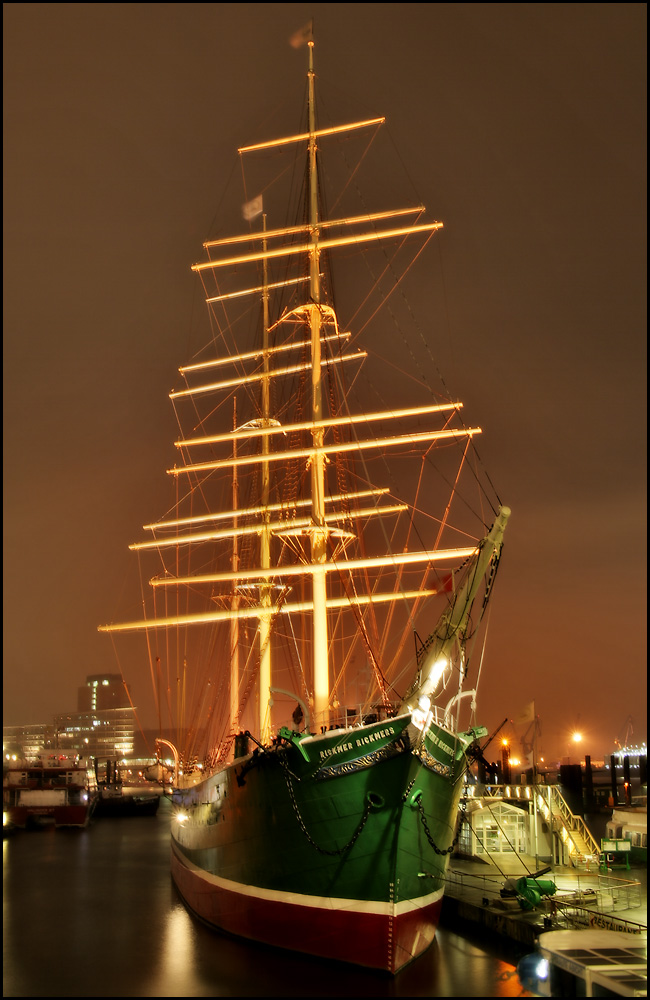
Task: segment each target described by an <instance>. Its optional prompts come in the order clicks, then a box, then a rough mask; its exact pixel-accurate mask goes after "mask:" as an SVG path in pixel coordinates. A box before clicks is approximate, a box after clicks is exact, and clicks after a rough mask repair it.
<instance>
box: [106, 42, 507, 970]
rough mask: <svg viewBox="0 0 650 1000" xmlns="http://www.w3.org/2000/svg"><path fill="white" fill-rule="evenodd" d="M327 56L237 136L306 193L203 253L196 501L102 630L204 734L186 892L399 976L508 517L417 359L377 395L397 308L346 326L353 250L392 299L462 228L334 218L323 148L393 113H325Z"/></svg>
mask: <svg viewBox="0 0 650 1000" xmlns="http://www.w3.org/2000/svg"><path fill="white" fill-rule="evenodd" d="M307 50H308V55H309V65H308V74H307V101H306V104H307V108H306V122H305V126H304V128H302V129H301V130H300V131H299V132H298V134H296V135H292V136H289V137H285V138H282V139H278V140H270V141H266V142H262V143H260V144H257V145H250V146H245V147H243V148H241V149H240V150H239V154H240V156H241V158H242V161H243V162H244V163H247V162H249V160H250V159H253V160H254V159H255V158H257V157H268V156H269V154H271V156H272V157H273V159H272V163H273V165H274V169H275V170H276V172H277V174H278V176H279V175H280V174H281V173H282V171H283V170H284V169H285V168H284V161H283V165H282V166H278V165H277V164H278V162H279V160H277V158H278V157H280V158H281V157H287V156H290V157H293V162H294V163H298V164H299V166H298V167H297V168H296V174H297V176H299V181H300V187H301V198H300V199H299V200H298V199H296V200H295V201H294V204H296V205H298V204H299V207H298V208H295V209H293V215H292V216H291V215H290V216H289V218H288V219H286V218H285V219H283V220H282V221H281V223H280V220H276V219H271V218H269V214H268V212H267V210H266V207H267V206H266V204H264V205H263V204H262V199H261V198H259V197H253V198H252V199H251V198H250V197H249V198H248V200H247V201H246V202H245V208H244V217H245V218H246V219H247V221H248V226H247V227H245V228H246V231H245V232H244V233H243V234H241V235H237V236H233V237H232V238H218V239H212V240H210V241H209V242H206V243H205V245H204V246H205V250H206V259H204V260H203V261H202V262H200V263H197V264H195V265H194V266H193V270H194V271H195V272H196V273H197V274H198V276H199V277H200V279H201V281H202V285H203V289H204V293H205V299H206V302H207V305H208V312H209V316H210V320H211V337H210V341H209V343H208V345H207V347H206V348H205V349H204V350H203V351H202V352H201V353H200V354H199V355H197V356H196V357H195V358H194V359H193V360H192V361H191V362H190V363H188V364H186V365H185V366H184V367H182V368H181V369H180V374H181V376H182V380H183V381H182V385H181V386H180V387H179V388H177V389H175V390H174V391H172V392H171V393H170V397H171V400H172V403H173V405H174V408H175V411H176V417H177V420H178V424H179V427H180V428H181V432H180V437H179V438H178V440H177V441H176V442H175V446H176V452H177V458H176V461H175V463H174V465H173V467H172V468H170V469H169V470H168V472H169V475H170V477H171V480H172V482H173V483H174V488H175V500H174V504H173V507H172V508H170V511H169V512H168V513H167V514H166V515H165V516H164V517H162V518H161V519H160V520H158V521H156V522H154V523H150V524H147V525H145V526H144V530H145V532H146V537H145V538H143V539H142V540H140V541H138V542H136V543H134V544H133V545H132V546H131V548H132V549H134V550H136V551H137V552H138V554H139V557H140V558H141V560H142V561H143V564H144V560H145V557H147V556H152V557H153V558H154V559H155V560H156V564H157V571H156V572H155V575H153V577H152V578H151V579H150V580H149V583H150V600H151V604H150V605H147V610H146V611H145V614H144V616H143V617H142V619H139V620H137V621H127V622H122V623H120V624H111V625H107V626H102V629H101V630H103V631H108V632H113V633H115V632H119V631H123V632H124V631H126V632H128V631H141V632H143V633H144V635H145V636H146V648H147V653H148V655H149V657H150V666H151V676H152V680H153V684H154V689H155V690H156V692H157V693H158V696H159V698H160V701H159V706H160V709H159V710H160V712H161V715H162V713H167V716H166V717H168V718H170V719H171V717H172V716H174V718H175V719H176V722H177V723H178V726H179V732H182V736H179V739H182V741H183V742H182V745H180V746H176V745H174V746H173V747H172V750H173V752H174V753H175V754H176V759H177V769H176V777H175V787H174V792H173V809H174V812H173V818H172V833H171V865H172V874H173V878H174V881H175V883H176V885H177V887H178V889H179V891H180V893H181V895H182V897H183V899H184V900H185V902H186V904H187V905H188V906H189V907H190V908H191V910H193V911H194V912H195V913H196V914H198V916H199V917H201V918H202V919H203V920H204V921H206V922H207V923H209V924H211V925H214V926H215V927H217V928H222V929H224V930H226V931H228V932H232V933H234V934H237V935H241V936H244V937H246V938H250V939H254V940H257V941H260V942H265V943H267V944H271V945H276V946H279V947H283V948H287V949H293V950H297V951H301V952H306V953H308V954H312V955H317V956H323V957H327V958H333V959H338V960H343V961H346V962H351V963H355V964H358V965H362V966H367V967H371V968H376V969H382V970H388V971H389V972H391V973H396V972H397V971H399V970H400V969H401V968H402V967H403V966H404V965H406V964H407V963H408V962H410V961H411V960H412V959H414V958H415V957H417V956H418V955H419V954H421V953H422V952H423V951H424V950H425V949H426V948H427V947H428V946H429V945H430V944H431V942H432V940H433V937H434V933H435V928H436V924H437V921H438V917H439V913H440V908H441V904H442V896H443V888H444V881H445V871H446V867H447V863H448V860H449V856H450V853H451V851H452V850H453V847H454V844H455V842H456V838H457V819H458V814H459V803H460V800H461V796H462V793H463V786H464V777H465V775H466V772H467V769H468V767H469V765H470V764H471V762H472V761H473V760H475V759H476V758H477V757H478V756H480V752H481V749H480V747H481V744H480V741H481V740H482V739H483V737H485V736H486V735H487V730H486V729H485V728H484V727H481V726H480V725H478V724H477V722H476V719H475V710H476V684H477V678H478V674H479V672H480V667H481V664H482V657H483V647H482V645H481V641H482V640H481V636H482V635H483V632H484V630H482V629H481V628H480V626H481V623H482V621H483V624H485V620H484V616H485V612H486V608H487V604H488V599H489V597H490V594H491V591H492V588H493V584H494V579H495V574H496V570H497V566H498V563H499V557H500V554H501V548H502V539H503V533H504V529H505V526H506V522H507V519H508V516H509V513H510V512H509V510H508V508H506V507H504V506H502V505H501V504H500V502H499V500H498V498H497V497H496V495H495V494H494V491H493V490H492V488H491V487H490V486H489V484H488V488H487V489H484V488H481V487H480V482H481V474H480V462H479V461H478V458H477V455H476V450H475V447H474V439H475V437H476V436H477V435H478V434H479V433H480V429H479V428H478V427H475V426H467V425H466V424H465V423H464V422H463V420H462V417H461V410H462V404H461V403H460V402H459V401H458V400H456V399H454V398H453V397H452V396H450V395H449V394H448V393H447V392H446V390H445V389H444V387H443V389H442V390H441V391H436V390H435V389H434V388H433V386H432V385H431V383H430V379H429V377H428V375H424V374H423V373H422V372H418V373H416V376H415V378H412V380H410V381H408V383H407V385H408V393H407V395H406V396H404V393H402V401H401V403H400V402H399V400H398V399H396V398H395V399H393V401H392V402H389V403H387V404H386V403H383V404H382V405H378V404H377V405H373V404H372V403H370V404H369V403H368V399H369V398H370V396H371V394H374V395H375V396H376V398H377V399H379V397H380V395H381V394H383V393H386V392H388V393H390V390H391V389H394V390H395V394H396V395H397V394H398V393H399V391H400V390H399V381H400V379H401V378H402V372H401V371H399V370H398V367H397V366H395V367H394V368H393V370H392V371H391V372H390V373H389V376H388V378H387V377H385V376H381V375H380V374H379V368H373V361H372V354H371V352H370V351H369V350H366V348H367V347H368V348H370V347H371V346H373V345H374V346H375V347H376V348H378V353H379V355H381V354H382V353H388V352H387V350H386V347H387V341H391V346H394V344H393V340H394V338H395V337H397V336H399V334H397V333H396V332H395V330H394V328H393V326H392V325H390V326H388V325H386V322H385V321H384V322H383V323H382V320H381V316H380V317H379V318H378V316H376V315H375V316H374V318H373V319H372V323H371V324H365V325H364V323H362V322H361V320H360V319H359V322H358V325H357V328H356V329H355V323H354V315H353V314H352V309H351V308H349V307H348V311H349V313H350V315H351V316H352V320H351V322H350V323H349V328H348V320H347V318H346V320H345V322H344V321H343V320H342V319H340V318H339V317H340V316H341V315H342V314H341V313H339V312H337V311H336V309H335V307H334V296H333V281H334V275H337V278H338V280H341V281H342V282H343V284H344V285H345V284H346V282H347V284H348V285H350V286H353V290H354V291H358V290H359V288H360V286H358V285H357V282H356V278H353V277H351V269H352V267H353V258H352V256H351V255H352V254H354V255H355V259H358V258H359V257H361V259H362V260H363V261H364V263H368V262H370V263H369V267H375V268H376V267H377V266H378V265H377V260H376V257H375V256H373V253H376V251H379V252H380V253H381V255H382V264H381V272H377V273H378V275H379V279H381V280H378V281H377V282H376V284H375V286H374V291H373V292H371V293H370V296H369V297H364V296H363V295H361V296H360V298H361V301H362V305H363V306H364V308H366V311H368V310H370V312H373V311H376V310H375V306H376V305H377V300H373V299H372V294H375V296H377V295H378V296H379V303H380V304H384V305H385V304H386V300H387V299H388V298H389V296H390V294H392V291H395V290H396V289H399V293H400V295H401V286H399V281H398V279H397V278H395V279H393V275H394V273H395V272H396V268H397V267H398V262H400V261H401V258H402V255H403V254H404V253H407V254H409V255H410V256H409V261H410V262H411V263H412V262H413V261H414V260H415V259H416V258H417V257H419V255H420V254H421V253H422V252H423V251H424V249H425V248H426V246H427V245H428V244H429V241H430V240H432V239H433V238H434V237H435V234H436V232H437V231H438V230H439V229H441V228H442V224H441V223H440V222H435V221H427V219H426V215H425V210H424V208H423V206H421V205H416V206H412V207H406V208H401V209H398V210H395V211H385V210H383V211H371V210H369V209H368V208H367V207H365V208H364V210H363V211H360V212H357V213H356V214H355V213H354V212H353V213H350V214H341V215H339V214H337V213H336V212H332V213H331V217H328V216H327V215H326V212H325V209H324V200H325V197H326V192H325V183H324V179H325V174H324V172H323V168H322V166H321V160H320V156H321V149H322V150H323V153H324V154H326V153H327V151H328V149H329V146H330V144H332V143H334V142H336V141H337V140H338V139H340V138H345V139H348V138H349V137H351V136H355V137H356V136H361V137H364V138H363V142H364V143H365V145H366V146H367V145H369V139H371V138H372V137H374V135H375V133H376V132H377V131H378V130H380V129H381V128H382V124H383V119H378V118H377V119H370V120H364V121H356V122H353V123H350V124H344V125H330V126H327V127H319V125H317V122H316V103H315V79H316V78H315V72H314V44H313V40H312V39H311V38H309V39H307ZM364 155H365V154H364ZM363 158H364V156H362V157H361V159H363ZM356 173H357V169H356V167H350V168H349V170H348V174H347V177H346V178H345V186H346V191H349V190H351V189H352V187H353V186H354V184H355V183H356ZM250 193H251V192H248V194H249V195H250ZM245 197H246V195H245ZM266 197H267V196H266V195H265V201H266ZM328 197H330V196H329V195H328ZM290 210H291V209H290ZM337 267H338V268H340V270H339V271H337ZM386 278H388V279H389V280H391V281H393V284H392V286H391V289H390V291H388V292H386V291H385V290H384V291H383V292H382V291H378V289H380V287H381V283H382V281H383V282H385V280H386ZM251 303H254V308H251ZM373 303H374V304H373ZM386 312H387V310H384V315H385V314H386ZM251 316H254V322H252V321H251V319H250V318H251ZM357 316H361V313H358V314H357ZM247 324H248V326H247ZM247 338H248V339H247ZM382 338H383V343H382ZM398 357H399V362H400V366H401V367H404V366H405V365H407V363H408V362H409V361H410V360H411V348H410V347H409V345H408V344H407V343H406V342H405V343H404V345H403V347H402V346H400V348H399V351H398ZM433 368H434V366H433V365H432V369H433ZM409 378H411V376H409ZM364 387H365V388H364ZM364 393H365V395H364ZM405 401H406V402H407V404H408V405H404V403H405ZM466 486H470V487H471V493H472V498H471V499H469V493H467V492H466V491H465V487H466ZM479 490H480V492H479ZM466 681H467V682H468V686H467V690H466V689H465V682H466ZM172 694H175V695H177V702H176V706H175V707H174V706H172V703H171V695H172ZM191 706H194V708H195V709H196V716H197V717H195V718H193V719H190V716H191V714H192V713H191V711H190V709H191ZM163 742H167V741H166V740H164V741H163ZM172 742H173V741H172ZM170 745H171V743H170ZM461 811H462V810H461Z"/></svg>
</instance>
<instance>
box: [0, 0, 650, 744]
mask: <svg viewBox="0 0 650 1000" xmlns="http://www.w3.org/2000/svg"><path fill="white" fill-rule="evenodd" d="M3 14H4V60H5V62H4V70H5V75H4V83H5V92H4V93H5V102H4V110H5V134H4V143H5V144H4V154H5V203H4V241H5V283H4V404H5V410H4V417H5V423H4V427H5V436H4V476H5V480H4V503H5V536H4V567H5V577H4V616H5V617H4V722H5V724H27V723H32V722H51V720H52V716H53V715H54V713H56V712H63V711H69V710H74V709H75V708H76V696H77V687H78V686H79V685H80V684H82V683H83V682H84V680H85V677H86V674H89V673H98V672H101V671H110V672H115V671H116V670H117V669H119V667H118V665H117V663H116V659H115V656H114V652H113V646H112V642H111V639H110V638H109V637H107V636H105V635H100V634H98V632H97V626H98V625H100V624H102V623H104V622H107V621H110V620H111V619H113V618H115V617H118V614H117V609H118V607H119V604H120V596H121V594H122V593H123V590H124V588H128V587H132V586H133V581H134V578H135V577H136V576H137V566H136V564H135V557H134V556H133V555H132V554H131V553H129V551H128V544H129V543H130V542H132V541H134V540H136V539H138V538H140V537H142V532H141V525H142V524H144V523H145V522H147V521H149V520H152V519H155V518H157V517H158V516H160V515H161V514H162V513H163V512H164V510H165V505H164V503H163V502H162V501H161V499H160V488H161V486H164V487H166V483H165V482H164V470H165V469H166V468H168V467H169V465H170V457H172V455H173V451H174V449H173V447H172V441H173V440H174V439H175V429H176V428H175V422H174V417H173V412H172V408H171V406H170V404H169V400H168V399H167V394H168V392H169V390H170V389H171V388H172V387H173V386H174V385H175V384H177V382H178V377H177V374H176V373H177V368H178V365H179V364H182V363H183V361H185V360H186V358H187V351H188V331H189V328H190V322H191V316H192V313H193V311H196V310H197V309H200V308H202V305H201V302H202V300H201V295H200V288H199V282H198V279H197V278H196V277H195V276H194V275H193V274H192V273H191V271H190V265H191V264H192V263H194V262H195V261H197V260H199V259H201V257H202V251H201V244H202V242H203V240H204V239H205V238H206V237H207V236H208V235H209V234H210V233H211V232H212V231H213V228H214V223H213V220H214V218H215V216H216V215H217V213H219V212H220V211H221V210H222V208H223V204H222V202H221V199H222V194H223V191H224V189H225V187H226V182H227V181H228V180H229V177H230V174H231V172H232V171H233V170H235V171H236V170H237V169H238V167H237V158H236V152H235V151H236V148H237V146H238V145H241V144H243V143H246V142H253V141H256V140H258V139H260V138H267V137H270V136H273V135H280V134H288V133H290V132H291V131H293V129H294V127H295V123H296V120H297V115H298V114H299V112H300V110H301V101H302V95H303V92H304V77H305V69H306V64H305V52H304V50H302V51H301V50H295V49H293V48H291V47H290V46H289V44H288V40H289V37H290V36H291V35H292V34H293V32H295V31H296V30H297V29H298V28H300V27H301V26H302V25H304V24H305V23H306V22H307V21H308V20H309V18H310V17H311V16H313V17H314V21H315V37H316V46H317V47H316V69H317V74H318V77H319V86H320V83H321V82H322V86H323V88H324V89H325V90H326V91H327V92H328V93H329V94H330V95H332V101H333V100H334V98H338V97H340V101H341V105H340V107H341V110H340V114H338V115H337V118H338V120H339V121H350V120H354V116H359V117H366V116H368V117H371V116H379V115H386V117H387V122H388V126H387V127H388V128H389V129H390V134H391V137H392V140H393V141H394V143H395V145H396V147H397V148H399V150H400V155H401V157H402V159H403V161H404V164H405V169H406V170H407V172H408V176H409V178H410V181H411V182H412V185H413V187H414V188H415V190H416V191H417V192H418V194H419V196H420V197H421V199H422V200H423V202H424V203H425V204H426V205H427V206H428V208H429V210H430V212H429V217H431V218H439V219H441V220H442V221H443V222H444V224H445V230H444V233H442V234H440V239H441V241H442V242H441V254H442V258H443V261H444V273H445V282H446V310H447V315H446V317H445V319H444V323H445V331H446V332H445V335H444V347H443V348H441V355H442V356H441V357H440V359H439V360H440V366H441V368H442V369H443V371H444V373H445V377H446V381H447V384H448V385H449V386H450V388H451V390H452V391H453V393H454V395H455V396H457V397H458V398H460V399H463V401H464V403H465V408H466V409H465V413H466V416H467V418H468V420H470V422H471V421H474V422H479V423H480V424H481V426H482V427H483V429H484V438H483V439H482V441H481V446H480V451H481V457H482V458H483V461H484V463H485V464H486V466H487V468H488V470H489V472H490V477H491V479H492V481H493V482H494V483H495V485H496V487H497V489H498V491H499V494H500V496H501V498H502V500H503V502H504V503H507V504H508V505H509V506H511V507H512V510H513V515H512V518H511V524H510V526H509V529H508V535H507V543H506V547H505V553H504V559H503V563H502V568H501V572H500V576H499V581H498V587H497V588H496V591H495V596H494V604H493V609H492V619H491V625H490V635H489V639H488V649H487V657H488V660H487V663H486V666H485V667H484V670H483V676H482V682H481V688H480V689H479V715H480V717H481V719H482V720H484V721H485V724H486V725H487V726H488V727H489V728H490V729H491V730H492V729H494V728H496V726H498V725H499V723H501V722H502V720H503V719H504V718H505V717H506V716H509V717H514V716H515V715H516V714H517V713H518V712H519V711H520V710H521V709H522V707H523V706H524V705H525V704H526V703H527V702H530V701H531V700H533V699H534V701H535V705H536V711H537V713H538V714H539V717H540V723H541V731H542V736H541V750H542V752H543V753H544V754H545V756H547V757H548V758H550V757H553V756H554V757H555V758H556V759H557V758H560V757H565V758H566V755H567V753H568V752H569V751H568V740H569V734H570V732H571V730H572V729H573V728H574V727H576V726H577V727H578V728H579V729H581V731H582V732H583V734H584V743H583V752H587V753H591V754H592V755H593V756H594V757H598V756H602V755H603V754H607V753H609V752H611V751H612V750H613V749H614V740H615V739H621V738H622V737H623V735H624V733H625V730H626V726H627V723H628V719H629V718H630V717H631V719H632V727H633V738H634V740H635V741H637V742H639V741H641V740H645V739H646V644H645V632H646V587H645V580H646V567H645V553H646V536H645V524H646V467H645V455H646V440H645V426H646V408H645V400H646V378H645V372H646V359H645V344H646V315H645V305H646V293H645V287H646V273H645V271H646V259H645V246H646V226H645V220H646V200H645V192H646V146H645V125H646V108H645V92H646V4H628V3H618V4H609V3H604V4H603V3H598V4H583V3H576V4H571V3H570V4H566V3H562V4H553V3H542V4H535V3H533V4H529V3H526V4H517V3H514V4H510V3H508V4H490V3H481V4H473V3H470V4H463V3H454V4H444V3H443V4H376V5H374V6H373V5H366V4H319V3H316V4H312V5H310V6H306V5H303V4H246V3H241V4H218V3H217V4H203V3H201V4H194V3H185V4H138V3H136V4H111V3H104V4H84V3H75V4H67V3H66V4H40V3H29V4H22V3H19V4H16V3H8V4H4V7H3ZM386 201H387V205H389V206H390V205H393V204H394V203H395V201H396V199H395V198H393V197H392V192H389V193H388V197H387V199H386ZM436 239H438V237H436ZM206 328H207V327H206ZM122 665H123V666H124V670H125V675H126V679H127V681H129V682H130V683H131V685H132V687H133V689H134V693H135V700H136V703H137V704H138V706H139V708H140V709H141V713H142V715H143V718H144V719H145V720H146V719H147V704H148V701H149V692H148V688H147V676H146V671H145V670H142V671H140V668H137V669H136V667H135V666H132V667H129V665H128V664H126V665H124V664H122Z"/></svg>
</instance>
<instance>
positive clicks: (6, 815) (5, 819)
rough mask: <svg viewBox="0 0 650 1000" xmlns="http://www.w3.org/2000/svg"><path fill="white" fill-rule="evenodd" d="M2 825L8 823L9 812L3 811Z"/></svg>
mask: <svg viewBox="0 0 650 1000" xmlns="http://www.w3.org/2000/svg"><path fill="white" fill-rule="evenodd" d="M2 825H3V827H5V826H8V825H9V813H6V812H3V814H2Z"/></svg>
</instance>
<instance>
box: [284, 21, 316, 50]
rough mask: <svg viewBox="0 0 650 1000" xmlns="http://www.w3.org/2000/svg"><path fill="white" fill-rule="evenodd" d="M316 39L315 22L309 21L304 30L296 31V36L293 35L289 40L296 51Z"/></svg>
mask: <svg viewBox="0 0 650 1000" xmlns="http://www.w3.org/2000/svg"><path fill="white" fill-rule="evenodd" d="M313 38H314V22H313V21H309V23H308V24H306V25H305V26H304V27H303V28H300V30H299V31H296V33H295V35H292V36H291V38H290V39H289V45H291V46H293V48H294V49H299V48H300V46H301V45H306V44H307V42H311V41H313Z"/></svg>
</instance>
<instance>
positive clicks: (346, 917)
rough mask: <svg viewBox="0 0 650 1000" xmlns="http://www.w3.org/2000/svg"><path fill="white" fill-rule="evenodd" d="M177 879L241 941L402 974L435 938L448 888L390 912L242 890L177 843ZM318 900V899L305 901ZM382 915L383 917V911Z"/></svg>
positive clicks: (208, 915)
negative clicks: (204, 867) (190, 858)
mask: <svg viewBox="0 0 650 1000" xmlns="http://www.w3.org/2000/svg"><path fill="white" fill-rule="evenodd" d="M171 870H172V877H173V879H174V882H175V883H176V886H177V888H178V890H179V892H180V894H181V896H182V897H183V899H184V900H185V902H186V903H187V905H188V906H189V908H190V909H191V910H193V911H194V912H195V913H196V915H197V916H198V917H200V918H201V919H202V920H204V921H205V922H206V923H208V924H211V925H212V926H214V927H217V928H220V929H221V930H224V931H227V932H228V933H230V934H235V935H237V936H238V937H244V938H248V939H250V940H253V941H259V942H261V943H263V944H269V945H273V946H274V947H278V948H285V949H289V950H291V951H300V952H304V953H306V954H308V955H314V956H317V957H320V958H329V959H335V960H337V961H341V962H349V963H352V964H353V965H362V966H365V967H367V968H372V969H382V970H384V971H386V972H390V973H396V972H399V971H400V969H402V968H404V966H405V965H408V963H409V962H411V961H413V959H415V958H417V957H418V956H419V955H421V954H422V953H423V952H424V951H426V950H427V948H428V947H429V946H430V944H431V942H432V941H433V938H434V934H435V930H436V926H437V923H438V918H439V916H440V910H441V907H442V891H440V892H439V893H435V894H432V895H431V896H427V897H425V898H424V899H423V900H421V901H420V902H418V901H417V900H416V901H413V902H412V903H411V904H409V905H408V906H407V907H406V906H404V904H401V906H395V907H390V906H388V905H384V906H383V907H382V904H376V903H364V902H363V901H359V900H344V899H341V900H333V899H323V900H322V905H317V901H316V900H314V897H309V896H299V895H296V894H293V893H280V892H270V891H267V890H261V889H257V888H255V887H253V886H244V885H242V886H238V885H237V883H234V882H228V881H227V880H225V879H220V878H218V877H216V876H211V875H209V874H207V873H206V872H203V871H201V870H200V869H198V868H196V867H194V866H192V865H191V864H190V863H189V862H188V861H187V859H185V858H184V857H183V856H182V854H180V852H179V851H177V849H176V848H175V846H174V845H173V844H172V861H171ZM306 900H312V901H313V902H311V903H310V902H305V901H306ZM379 911H381V912H379Z"/></svg>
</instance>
